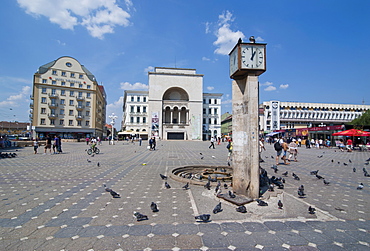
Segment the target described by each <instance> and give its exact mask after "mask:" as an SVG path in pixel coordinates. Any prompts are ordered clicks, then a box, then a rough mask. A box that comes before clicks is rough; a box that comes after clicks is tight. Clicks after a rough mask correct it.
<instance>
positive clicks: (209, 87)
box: [207, 86, 215, 91]
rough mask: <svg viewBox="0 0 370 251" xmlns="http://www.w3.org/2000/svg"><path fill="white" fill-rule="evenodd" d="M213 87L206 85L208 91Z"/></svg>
mask: <svg viewBox="0 0 370 251" xmlns="http://www.w3.org/2000/svg"><path fill="white" fill-rule="evenodd" d="M213 89H215V88H214V87H213V86H207V90H208V91H212V90H213Z"/></svg>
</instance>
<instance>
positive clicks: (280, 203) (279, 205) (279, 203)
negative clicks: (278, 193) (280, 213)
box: [278, 200, 283, 209]
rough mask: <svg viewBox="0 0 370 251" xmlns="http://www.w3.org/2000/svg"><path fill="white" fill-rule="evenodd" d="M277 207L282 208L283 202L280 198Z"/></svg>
mask: <svg viewBox="0 0 370 251" xmlns="http://www.w3.org/2000/svg"><path fill="white" fill-rule="evenodd" d="M278 208H279V209H283V202H281V200H279V201H278Z"/></svg>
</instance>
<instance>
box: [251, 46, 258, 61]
mask: <svg viewBox="0 0 370 251" xmlns="http://www.w3.org/2000/svg"><path fill="white" fill-rule="evenodd" d="M256 52H257V51H254V52H253V48H252V57H251V60H252V61H253V58H254V55H256Z"/></svg>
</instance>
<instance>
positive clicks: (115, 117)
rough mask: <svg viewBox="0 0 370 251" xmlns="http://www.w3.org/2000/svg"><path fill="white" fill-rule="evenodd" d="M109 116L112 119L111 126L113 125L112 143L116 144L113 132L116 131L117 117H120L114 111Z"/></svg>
mask: <svg viewBox="0 0 370 251" xmlns="http://www.w3.org/2000/svg"><path fill="white" fill-rule="evenodd" d="M108 118H110V119H111V122H110V124H111V126H112V133H111V134H112V145H114V138H113V133H114V124H115V123H116V121H115V120H116V119H117V118H118V117H117V116H116V115H114V113H112V115H109V116H108Z"/></svg>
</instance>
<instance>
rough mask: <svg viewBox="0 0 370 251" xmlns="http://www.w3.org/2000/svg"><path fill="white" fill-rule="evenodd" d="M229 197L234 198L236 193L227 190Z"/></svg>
mask: <svg viewBox="0 0 370 251" xmlns="http://www.w3.org/2000/svg"><path fill="white" fill-rule="evenodd" d="M229 197H230V198H232V199H234V198H235V197H236V195H235V194H234V193H233V192H231V191H230V190H229Z"/></svg>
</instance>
